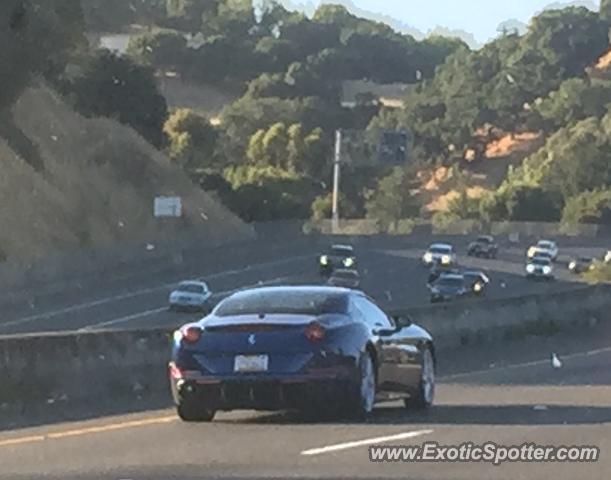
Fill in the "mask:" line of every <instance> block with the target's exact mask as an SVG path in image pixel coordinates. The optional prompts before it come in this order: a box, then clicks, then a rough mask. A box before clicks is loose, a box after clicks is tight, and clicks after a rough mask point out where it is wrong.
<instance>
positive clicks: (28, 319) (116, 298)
mask: <svg viewBox="0 0 611 480" xmlns="http://www.w3.org/2000/svg"><path fill="white" fill-rule="evenodd" d="M310 257H311V256H310V255H302V256H300V257H293V258H290V259H284V260H278V261H275V262H268V263H260V264H257V265H251V266H247V267H245V268H244V269H241V270H228V271H225V272H217V273H214V274H212V275H208V276H204V277H200V278H199V280H212V279H215V278H219V277H224V276H231V275H237V274H239V273H244V272H246V271H252V270H253V269H259V268H267V267H272V266H276V265H282V264H285V263H292V262H298V261H301V260H305V259H307V258H310ZM181 280H184V279H181ZM181 280H177V281H175V282H170V283H166V284H163V285H160V286H157V287H150V288H144V289H141V290H136V291H133V292H129V293H122V294H120V295H114V296H112V297H106V298H102V299H100V300H94V301H92V302H87V303H80V304H78V305H71V306H70V307H66V308H62V309H59V310H53V311H50V312H43V313H38V314H36V315H30V316H28V317H22V318H18V319H16V320H12V321H9V322H2V323H0V329H1V328H3V327H12V326H15V325H23V324H26V323H30V322H35V321H36V320H42V319H49V318H53V317H57V316H58V315H65V314H66V313H72V312H77V311H79V310H85V309H87V308H92V307H97V306H99V305H104V304H106V303H111V302H116V301H119V300H125V299H128V298H133V297H138V296H140V295H146V294H148V293H153V292H158V291H160V290H165V289H168V288H171V287H173V286H175V285H176V284H177V283H178V282H180V281H181ZM234 291H235V290H234Z"/></svg>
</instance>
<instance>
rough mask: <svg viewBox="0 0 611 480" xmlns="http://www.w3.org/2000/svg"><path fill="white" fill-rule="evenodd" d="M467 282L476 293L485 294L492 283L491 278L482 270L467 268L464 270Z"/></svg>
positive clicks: (463, 274) (463, 273)
mask: <svg viewBox="0 0 611 480" xmlns="http://www.w3.org/2000/svg"><path fill="white" fill-rule="evenodd" d="M462 276H463V278H464V279H465V283H466V284H467V286H468V287H469V288H470V289H471V292H472V293H473V294H474V295H484V294H485V293H486V290H487V289H488V285H489V284H490V278H488V275H486V274H485V273H484V272H482V271H480V270H466V271H464V272H462Z"/></svg>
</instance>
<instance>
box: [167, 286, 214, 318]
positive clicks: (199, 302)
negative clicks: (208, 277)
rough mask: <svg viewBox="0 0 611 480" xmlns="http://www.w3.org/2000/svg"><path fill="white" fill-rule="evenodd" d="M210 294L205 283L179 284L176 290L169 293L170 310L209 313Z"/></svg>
mask: <svg viewBox="0 0 611 480" xmlns="http://www.w3.org/2000/svg"><path fill="white" fill-rule="evenodd" d="M211 297H212V292H211V291H210V289H209V288H208V285H206V283H205V282H199V281H186V282H181V283H180V285H178V288H177V289H176V290H174V291H173V292H172V293H170V310H172V311H178V310H192V311H200V312H206V313H208V312H210V311H211V309H212V308H211V305H210V300H211Z"/></svg>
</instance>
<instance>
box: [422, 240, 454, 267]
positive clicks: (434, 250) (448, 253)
mask: <svg viewBox="0 0 611 480" xmlns="http://www.w3.org/2000/svg"><path fill="white" fill-rule="evenodd" d="M422 264H423V265H425V266H427V267H430V266H433V265H435V264H440V265H443V266H446V267H447V266H451V265H454V264H456V252H455V251H454V247H453V246H452V245H450V244H449V243H433V244H432V245H430V246H429V248H428V249H427V251H426V252H425V253H424V255H422Z"/></svg>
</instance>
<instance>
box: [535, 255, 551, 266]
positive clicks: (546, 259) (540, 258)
mask: <svg viewBox="0 0 611 480" xmlns="http://www.w3.org/2000/svg"><path fill="white" fill-rule="evenodd" d="M535 260H537V261H539V262H547V263H549V264H550V265H551V263H552V260H551V259H550V258H549V257H542V256H540V255H537V256H535V257H533V259H532V261H533V262H534V261H535Z"/></svg>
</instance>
